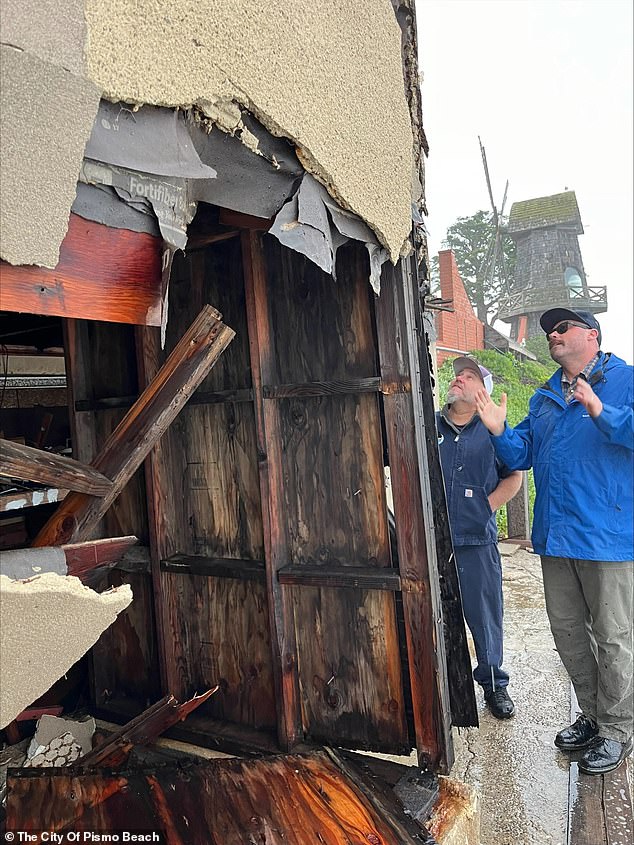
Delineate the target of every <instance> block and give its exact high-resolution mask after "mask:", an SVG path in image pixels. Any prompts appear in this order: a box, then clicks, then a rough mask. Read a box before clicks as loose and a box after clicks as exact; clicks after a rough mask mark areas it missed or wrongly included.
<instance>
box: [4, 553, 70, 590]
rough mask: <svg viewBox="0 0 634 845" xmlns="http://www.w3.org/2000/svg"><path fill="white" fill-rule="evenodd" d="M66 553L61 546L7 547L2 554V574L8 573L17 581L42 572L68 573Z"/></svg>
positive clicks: (7, 574)
mask: <svg viewBox="0 0 634 845" xmlns="http://www.w3.org/2000/svg"><path fill="white" fill-rule="evenodd" d="M67 571H68V567H67V566H66V555H65V554H64V550H63V549H60V547H59V546H47V547H46V548H40V549H6V550H4V551H3V552H2V554H0V575H6V576H7V578H11V579H12V580H14V581H16V580H19V579H24V578H31V577H32V576H33V575H40V574H41V573H42V572H55V573H57V574H58V575H66V573H67Z"/></svg>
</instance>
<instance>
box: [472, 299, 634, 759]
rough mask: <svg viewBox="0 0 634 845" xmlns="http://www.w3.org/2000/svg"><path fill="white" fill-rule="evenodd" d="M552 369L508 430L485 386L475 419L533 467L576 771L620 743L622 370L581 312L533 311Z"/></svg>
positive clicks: (617, 755) (626, 370)
mask: <svg viewBox="0 0 634 845" xmlns="http://www.w3.org/2000/svg"><path fill="white" fill-rule="evenodd" d="M540 323H541V326H542V328H543V330H544V331H545V332H546V337H547V338H548V344H549V348H550V355H551V357H552V358H553V360H554V361H556V362H557V363H558V364H560V368H559V369H558V370H557V372H556V373H555V374H554V375H553V376H552V377H551V378H550V379H549V381H548V382H547V383H546V384H545V385H543V386H542V387H540V388H538V390H537V391H536V392H535V394H534V395H533V397H532V399H531V401H530V406H529V413H528V416H527V417H526V419H524V420H523V421H522V422H521V423H520V424H519V425H518V426H516V427H515V428H513V429H512V428H509V426H508V424H507V423H506V397H505V396H502V401H501V403H500V405H499V406H498V405H496V404H495V403H494V402H493V401H491V398H490V396H489V395H488V394H487V392H486V391H485V390H480V391H478V395H477V397H476V402H477V408H478V412H479V414H480V418H481V419H482V421H483V423H484V424H485V425H486V426H487V428H488V429H489V431H490V432H491V434H492V435H493V436H492V437H491V441H492V443H493V445H494V447H495V451H496V453H497V455H498V456H499V457H500V458H501V460H503V461H504V462H505V463H506V464H507V466H510V467H513V468H515V469H528V467H530V466H532V467H533V470H534V473H535V487H536V491H537V495H536V500H535V511H534V516H533V547H534V549H535V551H536V552H537V553H538V554H540V555H541V559H542V572H543V575H544V591H545V595H546V609H547V611H548V617H549V620H550V626H551V629H552V632H553V636H554V639H555V645H556V646H557V651H558V652H559V655H560V657H561V659H562V662H563V664H564V666H565V667H566V670H567V672H568V674H569V675H570V678H571V680H572V683H573V685H574V688H575V692H576V694H577V699H578V701H579V706H580V707H581V711H582V712H581V714H580V716H579V718H578V719H577V720H576V721H575V722H574V724H572V725H570V726H569V727H567V728H564V729H563V730H561V731H560V732H559V733H558V734H557V736H556V737H555V745H556V746H557V747H558V748H560V749H562V750H563V751H572V750H577V749H586V750H585V752H584V754H583V755H582V757H581V760H580V761H579V768H580V769H581V770H582V771H584V772H587V773H589V774H604V773H605V772H610V771H612V770H613V769H616V767H617V766H619V765H620V764H621V763H622V762H623V760H624V759H625V757H627V755H628V754H629V753H630V752H631V750H632V715H633V712H632V711H633V701H632V695H633V692H632V602H633V598H632V586H633V579H632V568H633V564H632V559H633V558H634V541H633V537H632V529H633V523H634V512H633V508H632V497H633V492H634V472H633V469H634V368H632V367H630V366H628V365H627V364H626V363H625V362H624V361H622V360H621V359H620V358H617V357H616V356H615V355H611V354H610V353H607V354H605V353H603V352H601V351H600V345H601V327H600V326H599V323H598V322H597V320H596V318H595V317H594V316H593V315H592V314H590V313H589V312H588V311H571V310H569V309H566V308H552V309H551V310H550V311H546V312H545V313H544V314H542V316H541V319H540Z"/></svg>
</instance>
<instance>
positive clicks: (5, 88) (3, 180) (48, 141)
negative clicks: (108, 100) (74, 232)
mask: <svg viewBox="0 0 634 845" xmlns="http://www.w3.org/2000/svg"><path fill="white" fill-rule="evenodd" d="M0 50H1V55H0V92H1V93H2V109H1V115H0V137H1V138H2V156H0V184H1V185H2V209H1V215H0V232H1V233H2V242H1V244H0V257H2V258H4V259H5V260H6V261H9V262H10V263H11V264H41V265H43V266H45V267H55V265H56V264H57V260H58V257H59V247H60V245H61V243H62V241H63V239H64V236H65V235H66V230H67V227H68V218H69V214H70V207H71V205H72V203H73V200H74V199H75V190H76V183H77V178H78V176H79V168H80V165H81V162H82V158H83V154H84V147H85V145H86V141H87V140H88V137H89V135H90V130H91V129H92V124H93V121H94V119H95V115H96V114H97V108H98V106H99V96H100V91H99V89H98V88H96V86H95V85H94V84H93V83H92V82H89V81H88V80H87V79H84V78H82V77H80V76H75V75H74V74H72V73H69V72H68V71H67V70H64V69H63V68H61V67H58V66H56V65H54V64H52V63H50V62H47V61H43V60H42V59H40V58H38V57H37V56H34V55H31V54H29V53H26V52H22V51H20V50H17V49H15V48H13V47H7V46H3V47H1V48H0Z"/></svg>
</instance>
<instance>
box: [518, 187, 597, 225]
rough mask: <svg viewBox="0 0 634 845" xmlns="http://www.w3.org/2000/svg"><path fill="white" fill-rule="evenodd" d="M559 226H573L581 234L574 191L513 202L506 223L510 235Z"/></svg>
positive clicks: (579, 217) (579, 216)
mask: <svg viewBox="0 0 634 845" xmlns="http://www.w3.org/2000/svg"><path fill="white" fill-rule="evenodd" d="M561 225H568V226H570V225H574V226H575V228H576V230H577V234H579V235H581V234H583V226H582V224H581V215H580V214H579V206H578V205H577V197H576V196H575V192H574V191H565V192H564V193H562V194H552V195H551V196H549V197H537V198H536V199H532V200H524V201H523V202H514V203H513V205H512V206H511V213H510V215H509V222H508V231H509V232H510V233H513V232H525V231H526V230H528V229H540V228H542V227H544V226H561Z"/></svg>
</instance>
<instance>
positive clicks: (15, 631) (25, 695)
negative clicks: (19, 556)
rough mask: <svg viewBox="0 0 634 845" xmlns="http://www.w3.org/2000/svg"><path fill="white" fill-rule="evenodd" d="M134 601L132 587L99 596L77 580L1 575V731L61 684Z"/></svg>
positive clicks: (109, 591)
mask: <svg viewBox="0 0 634 845" xmlns="http://www.w3.org/2000/svg"><path fill="white" fill-rule="evenodd" d="M131 601H132V590H131V589H130V586H129V585H128V584H124V585H123V586H121V587H116V588H114V589H112V590H108V591H107V592H105V593H101V594H99V593H96V592H95V591H94V590H91V589H90V588H89V587H85V586H84V585H83V584H82V583H81V581H80V580H79V578H75V577H72V576H60V575H56V574H54V573H45V574H43V575H39V576H36V577H34V578H30V579H29V580H27V581H12V580H11V579H10V578H7V577H6V575H0V665H1V666H2V684H1V685H0V728H4V727H5V726H6V725H8V724H9V722H11V721H12V720H13V719H15V717H16V716H17V715H18V714H19V713H21V712H22V710H24V708H25V707H28V706H29V705H30V704H32V703H33V701H35V700H36V699H37V698H39V696H40V695H42V693H44V692H46V690H48V689H49V688H50V687H51V685H52V684H53V683H55V681H56V680H58V678H61V677H62V675H64V674H65V673H66V672H67V671H68V669H70V667H71V666H72V665H73V664H74V663H76V662H77V660H79V658H80V657H81V656H82V655H83V654H85V653H86V652H87V651H88V649H89V648H90V647H91V646H93V645H94V644H95V643H96V642H97V640H98V639H99V636H100V635H101V634H102V633H103V631H105V630H106V628H108V626H109V625H111V624H112V623H113V622H114V621H115V619H116V618H117V615H118V614H119V613H121V611H122V610H124V609H125V608H126V607H127V606H128V605H129V604H130V602H131Z"/></svg>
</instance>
